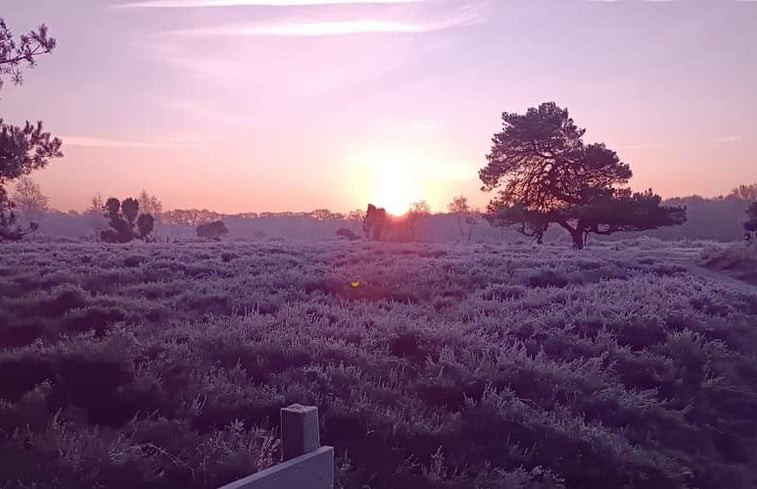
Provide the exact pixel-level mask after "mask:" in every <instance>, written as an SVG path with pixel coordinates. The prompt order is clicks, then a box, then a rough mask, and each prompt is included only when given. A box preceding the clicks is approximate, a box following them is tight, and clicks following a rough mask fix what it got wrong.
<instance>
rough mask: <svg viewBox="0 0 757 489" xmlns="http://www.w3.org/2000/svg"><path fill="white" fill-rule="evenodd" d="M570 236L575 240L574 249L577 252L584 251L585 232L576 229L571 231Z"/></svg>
mask: <svg viewBox="0 0 757 489" xmlns="http://www.w3.org/2000/svg"><path fill="white" fill-rule="evenodd" d="M570 235H571V237H572V238H573V249H576V250H582V249H584V232H583V230H581V229H576V230H575V231H571V233H570Z"/></svg>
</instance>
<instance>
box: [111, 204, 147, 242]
mask: <svg viewBox="0 0 757 489" xmlns="http://www.w3.org/2000/svg"><path fill="white" fill-rule="evenodd" d="M103 211H104V215H105V217H106V219H108V224H109V225H110V229H106V230H104V231H102V232H101V233H100V239H101V240H102V241H105V242H106V243H128V242H129V241H131V240H132V239H134V238H140V239H143V240H145V241H147V237H148V235H149V234H150V233H151V232H152V230H153V228H154V225H155V219H154V218H153V216H152V215H151V214H141V215H140V214H139V202H137V200H136V199H133V198H128V199H124V201H123V203H122V202H121V201H119V200H118V199H116V198H115V197H110V198H109V199H108V200H106V201H105V206H104V208H103ZM135 223H136V225H137V231H136V233H135V232H134V224H135Z"/></svg>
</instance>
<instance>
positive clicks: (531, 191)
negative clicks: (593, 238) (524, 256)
mask: <svg viewBox="0 0 757 489" xmlns="http://www.w3.org/2000/svg"><path fill="white" fill-rule="evenodd" d="M502 120H503V130H502V132H500V133H497V134H495V135H494V138H493V146H492V150H491V153H490V154H489V155H487V159H488V161H489V162H488V164H487V165H486V166H485V167H484V168H483V169H481V170H480V171H479V177H480V178H481V181H482V182H483V183H484V186H483V187H482V190H486V191H491V190H493V189H495V188H500V187H501V190H500V192H499V195H498V197H496V198H495V199H493V200H492V201H491V202H490V203H489V206H488V209H487V211H488V212H487V219H488V220H489V222H490V223H492V224H493V225H500V226H516V229H517V230H518V231H519V232H521V233H523V234H525V235H527V236H532V237H534V238H536V240H537V241H538V242H541V241H542V238H543V236H544V232H545V231H546V230H547V228H548V227H549V225H550V224H552V223H554V224H558V225H559V226H561V227H562V228H564V229H565V230H566V231H568V232H569V233H570V235H571V237H572V240H573V246H574V247H575V248H577V249H581V248H583V247H584V245H585V243H586V237H587V236H588V234H589V233H595V234H612V233H615V232H618V231H641V230H646V229H654V228H658V227H661V226H669V225H675V224H682V223H683V222H685V220H686V209H685V208H681V207H662V206H660V198H659V197H658V196H656V195H655V194H653V193H652V192H651V191H647V192H644V193H631V192H630V191H629V190H628V189H625V188H622V186H623V185H625V184H627V183H628V180H629V179H630V178H631V176H632V173H631V169H630V168H629V167H628V165H627V164H625V163H623V162H622V161H621V160H620V158H618V155H617V154H616V153H615V152H614V151H612V150H610V149H608V148H607V147H606V146H605V145H604V144H601V143H595V144H588V145H587V144H584V142H583V136H584V133H585V132H586V131H585V130H584V129H580V128H578V127H577V126H576V125H575V123H574V122H573V120H572V119H571V118H570V116H569V115H568V111H567V109H562V108H560V107H558V106H557V105H556V104H555V103H553V102H550V103H544V104H541V105H540V106H539V107H538V108H530V109H528V111H527V112H526V114H523V115H521V114H515V113H507V112H505V113H504V114H503V115H502Z"/></svg>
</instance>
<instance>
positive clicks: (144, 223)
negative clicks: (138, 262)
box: [137, 214, 155, 241]
mask: <svg viewBox="0 0 757 489" xmlns="http://www.w3.org/2000/svg"><path fill="white" fill-rule="evenodd" d="M153 229H155V218H154V217H153V216H152V214H142V215H140V216H139V217H138V218H137V236H139V238H140V239H143V240H145V241H147V236H149V234H150V233H152V231H153Z"/></svg>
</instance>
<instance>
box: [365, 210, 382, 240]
mask: <svg viewBox="0 0 757 489" xmlns="http://www.w3.org/2000/svg"><path fill="white" fill-rule="evenodd" d="M386 219H387V217H386V209H384V208H383V207H380V208H379V207H376V206H375V205H373V204H368V210H367V211H366V212H365V218H364V219H363V232H364V233H365V237H366V238H368V239H372V240H375V241H380V240H381V238H382V236H383V234H384V228H385V227H386Z"/></svg>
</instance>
